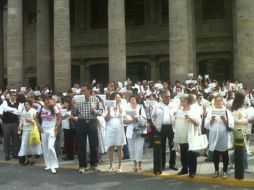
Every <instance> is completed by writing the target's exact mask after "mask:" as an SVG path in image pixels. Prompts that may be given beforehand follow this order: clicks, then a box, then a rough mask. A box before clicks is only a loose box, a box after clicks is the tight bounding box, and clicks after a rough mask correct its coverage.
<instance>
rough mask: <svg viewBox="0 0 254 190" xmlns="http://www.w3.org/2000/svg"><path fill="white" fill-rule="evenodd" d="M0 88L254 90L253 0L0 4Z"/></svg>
mask: <svg viewBox="0 0 254 190" xmlns="http://www.w3.org/2000/svg"><path fill="white" fill-rule="evenodd" d="M0 3H1V5H0V7H1V8H0V13H1V14H0V23H1V24H0V83H1V84H3V83H5V84H6V83H7V81H8V84H9V85H18V86H19V85H21V84H23V83H30V84H31V85H36V84H38V85H42V84H50V85H53V86H55V89H56V90H64V89H67V88H69V87H70V86H71V83H72V82H74V81H79V82H85V81H91V80H92V79H94V78H95V79H97V81H102V82H108V81H111V80H124V79H126V78H127V77H130V78H131V79H132V80H141V79H151V80H156V79H162V80H171V81H172V82H173V81H175V80H185V78H186V76H187V73H188V72H193V73H195V74H196V75H197V74H202V75H204V74H210V76H211V77H213V78H216V79H220V80H226V79H231V80H233V79H238V80H241V81H243V82H246V83H247V84H248V85H251V84H253V82H254V75H253V74H252V71H253V70H254V48H253V47H254V11H253V9H254V1H253V0H0Z"/></svg>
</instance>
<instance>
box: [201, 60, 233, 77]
mask: <svg viewBox="0 0 254 190" xmlns="http://www.w3.org/2000/svg"><path fill="white" fill-rule="evenodd" d="M232 68H233V64H231V62H230V61H229V60H226V59H206V60H202V61H200V62H199V73H200V74H201V75H202V76H204V75H206V74H209V76H210V78H211V79H216V80H219V81H225V80H230V79H232V78H233V77H232V76H233V72H232V70H233V69H232Z"/></svg>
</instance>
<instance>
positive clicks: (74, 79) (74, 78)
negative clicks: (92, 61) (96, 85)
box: [71, 65, 80, 84]
mask: <svg viewBox="0 0 254 190" xmlns="http://www.w3.org/2000/svg"><path fill="white" fill-rule="evenodd" d="M74 83H80V65H72V66H71V84H74Z"/></svg>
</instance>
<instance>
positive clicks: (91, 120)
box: [82, 118, 95, 123]
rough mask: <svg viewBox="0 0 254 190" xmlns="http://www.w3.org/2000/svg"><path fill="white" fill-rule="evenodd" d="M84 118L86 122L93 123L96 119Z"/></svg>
mask: <svg viewBox="0 0 254 190" xmlns="http://www.w3.org/2000/svg"><path fill="white" fill-rule="evenodd" d="M82 120H83V121H84V122H85V123H91V122H93V121H94V120H95V119H83V118H82Z"/></svg>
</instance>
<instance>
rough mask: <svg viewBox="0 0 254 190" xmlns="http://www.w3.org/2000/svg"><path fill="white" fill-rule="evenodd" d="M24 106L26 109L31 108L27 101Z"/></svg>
mask: <svg viewBox="0 0 254 190" xmlns="http://www.w3.org/2000/svg"><path fill="white" fill-rule="evenodd" d="M24 106H25V109H26V110H27V111H28V110H30V108H31V106H30V104H29V103H28V102H25V104H24Z"/></svg>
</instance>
